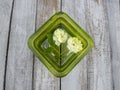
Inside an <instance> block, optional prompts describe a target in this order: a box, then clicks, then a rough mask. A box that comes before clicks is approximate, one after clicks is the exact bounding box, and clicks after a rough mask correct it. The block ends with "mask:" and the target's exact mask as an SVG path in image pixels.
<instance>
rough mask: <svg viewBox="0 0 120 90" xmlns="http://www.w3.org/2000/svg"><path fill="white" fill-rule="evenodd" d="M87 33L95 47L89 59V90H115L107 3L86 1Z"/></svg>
mask: <svg viewBox="0 0 120 90" xmlns="http://www.w3.org/2000/svg"><path fill="white" fill-rule="evenodd" d="M85 6H86V26H87V32H88V33H89V34H90V35H91V36H92V37H93V38H94V42H95V46H94V48H93V50H92V51H91V53H90V54H89V57H88V64H87V66H88V90H113V86H112V71H111V56H110V55H111V52H110V40H109V29H108V19H107V11H106V2H105V1H104V0H86V5H85Z"/></svg>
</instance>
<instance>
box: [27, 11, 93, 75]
mask: <svg viewBox="0 0 120 90" xmlns="http://www.w3.org/2000/svg"><path fill="white" fill-rule="evenodd" d="M58 30H61V32H59V31H58ZM55 31H58V35H56V37H57V40H59V39H60V40H62V39H61V38H63V39H65V40H63V41H60V40H59V43H58V42H57V41H55V40H56V39H55V38H54V37H55ZM59 33H60V34H59ZM62 34H63V37H62V36H60V35H62ZM64 35H67V39H66V38H65V36H64ZM59 37H61V38H59ZM69 38H77V40H79V41H80V42H81V44H82V49H81V50H79V51H78V52H71V50H73V51H74V50H78V49H79V48H80V45H81V44H79V45H78V46H76V47H74V48H72V47H70V48H68V44H69V43H68V40H69ZM56 43H58V44H56ZM77 43H78V42H77ZM75 44H76V43H75ZM73 45H74V44H73ZM93 45H94V42H93V40H92V38H91V37H90V36H89V35H88V34H87V33H86V32H85V31H84V30H83V29H82V28H81V27H80V26H79V25H78V24H76V23H75V22H74V21H73V20H72V19H71V18H70V17H69V16H68V15H67V14H66V13H64V12H58V13H56V14H54V15H53V16H52V17H51V18H50V19H49V20H48V21H47V22H46V23H45V24H44V25H42V26H41V27H40V28H39V29H38V30H37V31H36V32H35V33H34V34H32V35H31V36H30V38H29V40H28V46H29V48H30V49H31V51H32V52H33V53H34V54H35V55H36V56H37V57H38V58H39V59H40V61H41V62H42V63H43V64H44V65H45V66H46V67H47V68H48V70H49V71H50V72H51V73H52V74H53V75H55V76H56V77H63V76H66V75H67V74H68V73H69V72H70V71H71V70H72V69H73V68H74V67H75V66H76V64H77V63H79V62H80V60H81V59H82V58H83V57H84V56H85V55H86V54H87V53H88V52H89V51H90V50H91V48H92V47H93Z"/></svg>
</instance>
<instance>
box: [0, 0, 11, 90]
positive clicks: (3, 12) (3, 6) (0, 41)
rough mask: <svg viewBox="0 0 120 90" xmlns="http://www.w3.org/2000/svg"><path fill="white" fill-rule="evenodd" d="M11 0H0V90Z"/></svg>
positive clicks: (2, 85)
mask: <svg viewBox="0 0 120 90" xmlns="http://www.w3.org/2000/svg"><path fill="white" fill-rule="evenodd" d="M12 2H13V0H0V90H3V88H4V76H5V64H6V54H7V43H8V39H9V38H8V35H9V27H10V24H11V23H10V20H11V12H12Z"/></svg>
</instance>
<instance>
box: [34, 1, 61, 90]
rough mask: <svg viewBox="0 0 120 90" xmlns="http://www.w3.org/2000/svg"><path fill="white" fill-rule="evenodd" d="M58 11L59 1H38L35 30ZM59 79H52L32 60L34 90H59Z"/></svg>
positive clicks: (50, 75) (48, 73)
mask: <svg viewBox="0 0 120 90" xmlns="http://www.w3.org/2000/svg"><path fill="white" fill-rule="evenodd" d="M57 11H60V1H59V0H38V1H37V14H36V30H37V29H38V28H40V26H41V25H43V24H44V23H45V21H47V20H48V19H49V18H50V17H51V16H52V15H53V14H54V13H55V12H57ZM59 85H60V84H59V78H56V77H54V76H53V75H52V74H51V73H50V72H49V71H48V70H47V69H46V68H45V67H44V65H43V64H42V63H41V62H40V60H39V59H38V58H36V57H35V58H34V90H59Z"/></svg>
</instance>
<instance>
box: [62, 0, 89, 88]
mask: <svg viewBox="0 0 120 90" xmlns="http://www.w3.org/2000/svg"><path fill="white" fill-rule="evenodd" d="M62 11H63V12H66V13H67V14H68V15H69V16H71V17H72V18H73V19H74V20H75V21H76V22H77V23H78V24H79V25H80V26H81V27H82V28H84V29H86V25H85V23H86V22H85V0H74V1H73V0H62ZM61 90H87V59H86V57H85V58H84V59H83V60H82V61H81V62H80V63H79V64H78V65H77V66H76V67H75V68H74V69H73V70H72V72H70V73H69V75H68V76H66V77H64V78H62V79H61Z"/></svg>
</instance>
